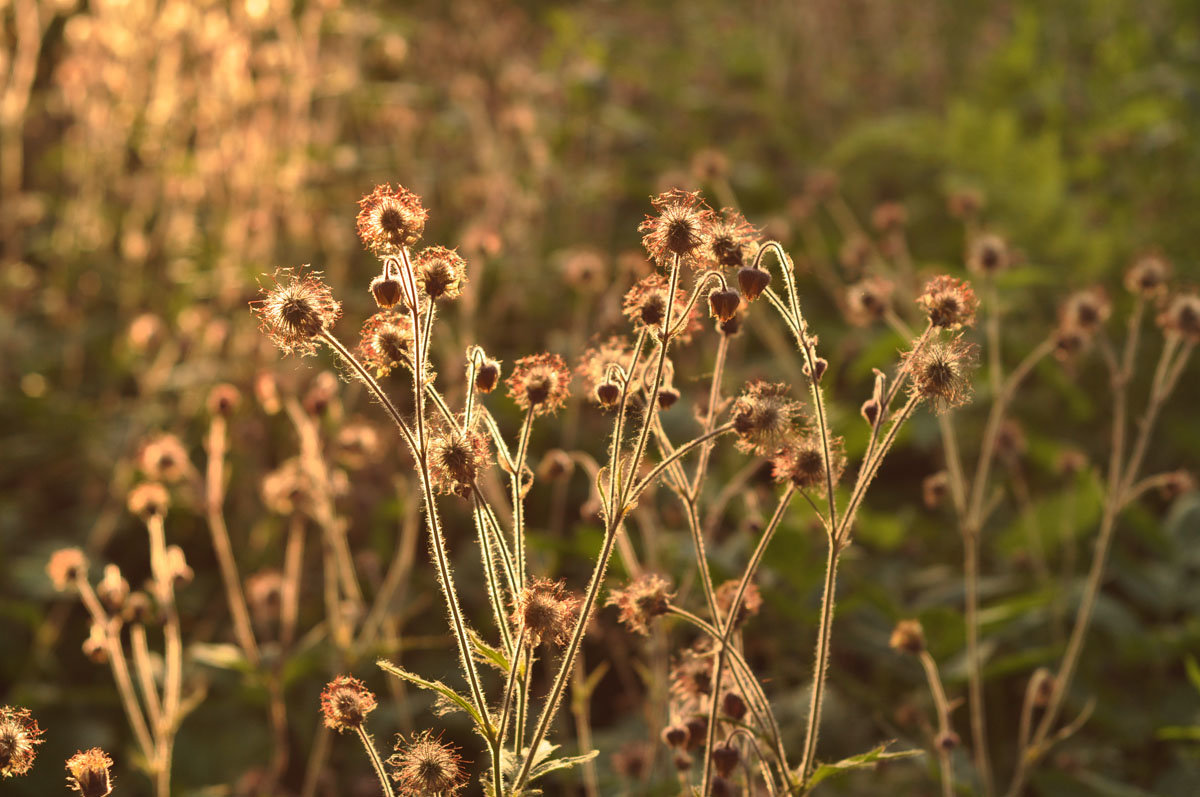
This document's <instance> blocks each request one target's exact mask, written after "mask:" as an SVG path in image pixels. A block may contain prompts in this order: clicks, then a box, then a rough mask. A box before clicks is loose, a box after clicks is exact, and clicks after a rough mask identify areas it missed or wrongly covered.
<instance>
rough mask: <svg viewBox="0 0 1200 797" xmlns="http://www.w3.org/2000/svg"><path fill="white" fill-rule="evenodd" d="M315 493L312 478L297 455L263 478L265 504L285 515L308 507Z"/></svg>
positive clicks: (277, 512)
mask: <svg viewBox="0 0 1200 797" xmlns="http://www.w3.org/2000/svg"><path fill="white" fill-rule="evenodd" d="M313 494H314V488H313V483H312V479H311V477H310V476H309V474H308V470H307V469H306V468H305V467H304V463H302V462H301V461H300V460H299V458H297V457H292V458H291V459H287V460H284V462H283V463H282V464H281V465H280V466H279V467H278V468H275V469H274V470H272V471H270V472H269V473H267V475H266V476H264V477H263V480H262V498H263V504H265V505H266V507H267V509H269V510H270V511H272V512H274V513H276V514H278V515H283V516H285V517H286V516H288V515H291V514H293V513H295V512H301V511H303V510H305V509H306V508H308V507H309V506H310V505H311V503H312V497H313Z"/></svg>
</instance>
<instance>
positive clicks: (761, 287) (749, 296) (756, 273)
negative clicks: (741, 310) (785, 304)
mask: <svg viewBox="0 0 1200 797" xmlns="http://www.w3.org/2000/svg"><path fill="white" fill-rule="evenodd" d="M737 278H738V289H739V290H740V291H741V292H742V296H745V297H746V301H748V302H752V301H754V300H755V299H757V298H758V297H759V296H762V292H763V291H765V290H766V289H767V286H768V285H770V284H771V272H769V271H766V270H764V269H761V268H757V267H756V266H745V267H743V268H740V269H738V275H737Z"/></svg>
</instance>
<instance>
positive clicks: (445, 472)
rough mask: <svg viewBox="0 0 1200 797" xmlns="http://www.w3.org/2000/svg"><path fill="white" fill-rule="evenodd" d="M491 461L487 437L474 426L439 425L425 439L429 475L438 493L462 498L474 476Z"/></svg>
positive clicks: (473, 481)
mask: <svg viewBox="0 0 1200 797" xmlns="http://www.w3.org/2000/svg"><path fill="white" fill-rule="evenodd" d="M491 464H492V454H491V449H490V447H489V446H488V439H487V437H486V436H485V435H484V434H483V433H482V432H480V431H479V430H478V429H467V428H460V429H451V428H449V426H448V425H446V424H441V425H440V426H439V427H438V428H436V429H435V431H434V433H433V435H432V437H430V440H429V475H430V476H431V477H432V478H433V488H434V489H435V490H436V491H437V492H439V493H442V494H447V495H448V494H451V493H453V494H454V495H458V496H462V497H464V498H465V497H466V496H468V495H470V492H471V488H472V486H473V485H474V484H475V477H476V476H478V475H479V473H480V472H481V471H483V470H486V469H487V467H488V466H489V465H491Z"/></svg>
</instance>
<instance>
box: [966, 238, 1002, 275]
mask: <svg viewBox="0 0 1200 797" xmlns="http://www.w3.org/2000/svg"><path fill="white" fill-rule="evenodd" d="M1010 262H1011V261H1010V259H1009V256H1008V243H1007V242H1006V241H1005V240H1004V239H1003V238H1001V237H1000V236H999V235H995V234H993V233H988V234H986V235H980V236H979V237H978V238H976V239H975V240H974V241H972V242H971V248H970V250H969V251H968V252H967V270H968V271H970V272H971V273H973V274H979V275H981V276H987V275H991V274H998V273H1000V272H1001V271H1004V270H1005V269H1006V268H1008V266H1009V263H1010Z"/></svg>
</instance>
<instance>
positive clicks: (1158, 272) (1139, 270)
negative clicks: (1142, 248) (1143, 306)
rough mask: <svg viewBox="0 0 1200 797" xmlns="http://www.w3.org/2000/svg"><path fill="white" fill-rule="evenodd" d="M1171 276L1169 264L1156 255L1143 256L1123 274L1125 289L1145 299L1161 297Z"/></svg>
mask: <svg viewBox="0 0 1200 797" xmlns="http://www.w3.org/2000/svg"><path fill="white" fill-rule="evenodd" d="M1170 276H1171V264H1170V263H1169V262H1168V261H1167V260H1166V258H1164V257H1162V256H1161V255H1159V254H1156V253H1153V252H1152V253H1150V254H1145V255H1142V256H1141V257H1139V258H1138V259H1137V260H1136V261H1134V263H1133V265H1132V266H1130V267H1129V270H1128V271H1126V272H1125V288H1126V289H1127V290H1129V292H1130V293H1136V294H1139V295H1141V296H1144V297H1146V298H1153V297H1157V296H1161V295H1162V293H1163V291H1164V290H1165V289H1166V287H1167V280H1168V279H1169V278H1170Z"/></svg>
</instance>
